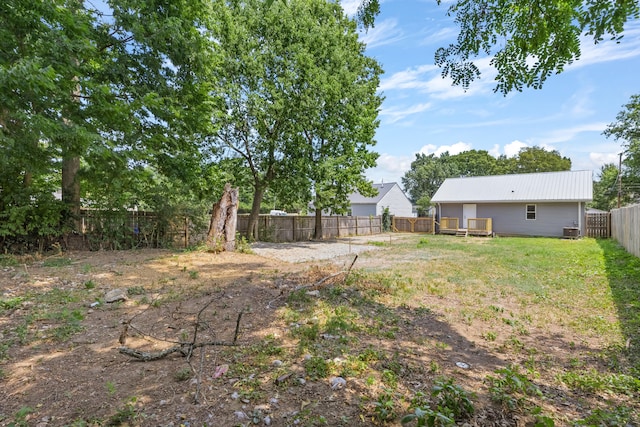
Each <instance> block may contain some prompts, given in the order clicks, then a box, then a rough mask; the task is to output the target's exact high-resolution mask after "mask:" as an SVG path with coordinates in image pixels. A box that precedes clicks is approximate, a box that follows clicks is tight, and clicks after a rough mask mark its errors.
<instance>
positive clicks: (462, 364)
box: [456, 362, 471, 369]
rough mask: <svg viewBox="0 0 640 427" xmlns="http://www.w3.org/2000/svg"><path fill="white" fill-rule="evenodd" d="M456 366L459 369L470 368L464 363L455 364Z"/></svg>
mask: <svg viewBox="0 0 640 427" xmlns="http://www.w3.org/2000/svg"><path fill="white" fill-rule="evenodd" d="M456 366H457V367H458V368H460V369H469V368H470V367H471V366H469V364H468V363H464V362H456Z"/></svg>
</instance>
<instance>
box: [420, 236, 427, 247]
mask: <svg viewBox="0 0 640 427" xmlns="http://www.w3.org/2000/svg"><path fill="white" fill-rule="evenodd" d="M428 244H429V239H425V238H424V237H423V238H421V239H420V240H419V241H418V248H422V247H424V246H427V245H428Z"/></svg>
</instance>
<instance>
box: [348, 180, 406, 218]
mask: <svg viewBox="0 0 640 427" xmlns="http://www.w3.org/2000/svg"><path fill="white" fill-rule="evenodd" d="M372 186H373V188H375V189H376V190H378V194H377V195H376V196H374V197H364V196H363V195H361V194H360V193H358V192H355V193H352V194H351V195H350V196H349V202H350V203H351V215H353V216H369V215H373V216H377V215H382V212H383V211H384V208H387V207H388V208H389V213H390V214H391V215H395V216H401V217H410V216H415V214H414V213H413V205H412V204H411V200H409V199H408V198H407V196H406V195H405V194H404V191H402V189H401V188H400V186H399V185H398V183H396V182H385V183H380V184H373V185H372Z"/></svg>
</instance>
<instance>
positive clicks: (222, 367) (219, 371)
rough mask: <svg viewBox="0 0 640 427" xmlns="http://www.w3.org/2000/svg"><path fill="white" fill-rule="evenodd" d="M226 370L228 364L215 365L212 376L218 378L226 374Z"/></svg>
mask: <svg viewBox="0 0 640 427" xmlns="http://www.w3.org/2000/svg"><path fill="white" fill-rule="evenodd" d="M228 370H229V365H226V364H225V365H220V366H216V370H215V371H214V373H213V378H220V377H221V376H223V375H224V374H226V373H227V371H228Z"/></svg>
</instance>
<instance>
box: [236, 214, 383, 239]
mask: <svg viewBox="0 0 640 427" xmlns="http://www.w3.org/2000/svg"><path fill="white" fill-rule="evenodd" d="M315 221H316V218H315V216H301V215H287V216H284V215H283V216H277V215H260V217H259V220H258V230H259V232H258V234H259V238H260V240H264V241H273V242H299V241H305V240H311V239H312V238H313V237H314V233H315V224H316V223H315ZM248 225H249V215H238V232H239V233H241V234H246V232H247V228H248ZM380 233H382V218H381V217H379V216H373V217H368V216H358V217H349V216H323V217H322V238H323V239H333V238H337V237H345V236H354V235H355V236H366V235H371V234H380Z"/></svg>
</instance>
